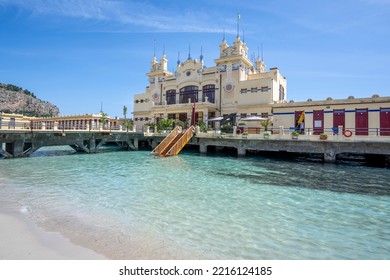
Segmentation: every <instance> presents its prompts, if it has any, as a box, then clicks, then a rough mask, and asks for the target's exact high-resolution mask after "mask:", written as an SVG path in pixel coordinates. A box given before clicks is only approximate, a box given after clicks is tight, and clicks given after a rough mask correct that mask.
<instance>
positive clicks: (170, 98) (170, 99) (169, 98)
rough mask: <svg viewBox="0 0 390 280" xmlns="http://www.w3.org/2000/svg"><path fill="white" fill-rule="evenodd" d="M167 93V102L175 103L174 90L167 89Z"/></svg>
mask: <svg viewBox="0 0 390 280" xmlns="http://www.w3.org/2000/svg"><path fill="white" fill-rule="evenodd" d="M166 95H167V104H168V105H169V104H176V90H174V89H171V90H167V92H166Z"/></svg>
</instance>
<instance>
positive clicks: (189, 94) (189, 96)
mask: <svg viewBox="0 0 390 280" xmlns="http://www.w3.org/2000/svg"><path fill="white" fill-rule="evenodd" d="M194 101H195V102H198V87H197V86H187V87H184V88H182V89H180V98H179V102H180V103H188V102H194Z"/></svg>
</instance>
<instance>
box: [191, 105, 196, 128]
mask: <svg viewBox="0 0 390 280" xmlns="http://www.w3.org/2000/svg"><path fill="white" fill-rule="evenodd" d="M195 102H196V99H194V105H192V115H191V125H193V126H195V124H196V123H195V122H196V120H195Z"/></svg>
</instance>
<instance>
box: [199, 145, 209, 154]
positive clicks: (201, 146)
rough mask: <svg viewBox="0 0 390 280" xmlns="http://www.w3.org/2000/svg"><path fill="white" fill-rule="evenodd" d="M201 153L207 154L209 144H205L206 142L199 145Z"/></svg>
mask: <svg viewBox="0 0 390 280" xmlns="http://www.w3.org/2000/svg"><path fill="white" fill-rule="evenodd" d="M199 153H201V154H207V145H205V144H200V145H199Z"/></svg>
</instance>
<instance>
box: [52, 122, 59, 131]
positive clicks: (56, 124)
mask: <svg viewBox="0 0 390 280" xmlns="http://www.w3.org/2000/svg"><path fill="white" fill-rule="evenodd" d="M53 130H58V122H57V121H54V126H53Z"/></svg>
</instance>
